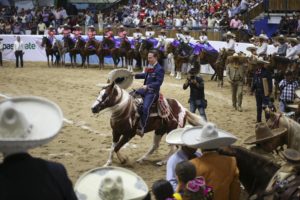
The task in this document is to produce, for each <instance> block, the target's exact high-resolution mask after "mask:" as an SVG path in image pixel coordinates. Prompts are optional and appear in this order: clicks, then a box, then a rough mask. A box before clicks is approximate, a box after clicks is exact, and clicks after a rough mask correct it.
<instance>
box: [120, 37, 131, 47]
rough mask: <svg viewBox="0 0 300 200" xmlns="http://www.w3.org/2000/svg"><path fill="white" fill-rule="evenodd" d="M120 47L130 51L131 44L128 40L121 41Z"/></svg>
mask: <svg viewBox="0 0 300 200" xmlns="http://www.w3.org/2000/svg"><path fill="white" fill-rule="evenodd" d="M120 47H121V48H122V49H131V44H130V42H129V41H128V40H126V39H122V41H121V45H120Z"/></svg>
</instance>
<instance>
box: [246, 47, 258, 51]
mask: <svg viewBox="0 0 300 200" xmlns="http://www.w3.org/2000/svg"><path fill="white" fill-rule="evenodd" d="M246 50H247V51H256V50H257V48H256V47H247V48H246Z"/></svg>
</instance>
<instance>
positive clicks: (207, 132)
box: [181, 122, 237, 149]
mask: <svg viewBox="0 0 300 200" xmlns="http://www.w3.org/2000/svg"><path fill="white" fill-rule="evenodd" d="M181 139H182V141H183V144H184V145H186V146H190V147H193V148H201V149H217V148H219V147H225V146H229V145H231V144H233V143H234V142H235V141H236V140H237V138H236V137H235V136H233V135H232V134H230V133H227V132H225V131H223V130H221V129H217V128H216V125H215V124H213V123H210V122H208V123H206V125H205V126H204V127H203V128H201V127H193V128H189V129H187V130H185V131H184V132H183V134H182V136H181Z"/></svg>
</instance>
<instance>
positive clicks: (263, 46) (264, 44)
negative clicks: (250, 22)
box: [256, 34, 269, 56]
mask: <svg viewBox="0 0 300 200" xmlns="http://www.w3.org/2000/svg"><path fill="white" fill-rule="evenodd" d="M258 39H259V46H258V48H257V51H256V54H257V55H258V56H266V55H267V51H268V39H269V38H268V36H266V35H265V34H260V35H259V36H258Z"/></svg>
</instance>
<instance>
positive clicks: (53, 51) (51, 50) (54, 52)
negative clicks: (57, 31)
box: [41, 37, 59, 67]
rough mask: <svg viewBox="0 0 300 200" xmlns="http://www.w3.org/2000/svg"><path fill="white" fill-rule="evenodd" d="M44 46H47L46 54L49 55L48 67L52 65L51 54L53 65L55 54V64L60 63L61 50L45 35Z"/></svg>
mask: <svg viewBox="0 0 300 200" xmlns="http://www.w3.org/2000/svg"><path fill="white" fill-rule="evenodd" d="M41 45H42V47H46V48H45V51H46V56H47V62H48V67H49V66H50V63H49V56H51V65H53V56H55V64H56V65H58V63H59V52H58V48H57V46H56V45H52V44H51V41H50V40H49V39H48V38H47V37H43V39H42V44H41Z"/></svg>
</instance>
